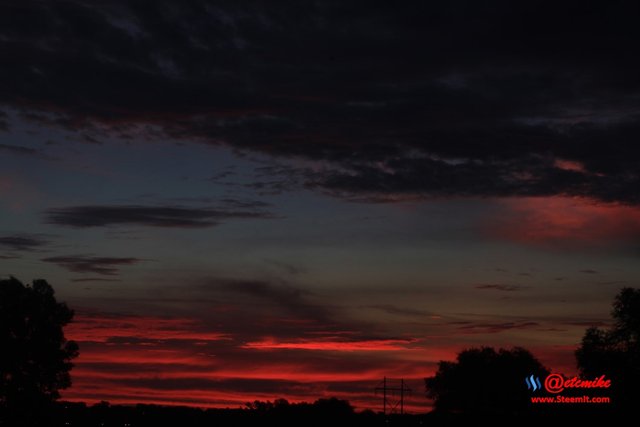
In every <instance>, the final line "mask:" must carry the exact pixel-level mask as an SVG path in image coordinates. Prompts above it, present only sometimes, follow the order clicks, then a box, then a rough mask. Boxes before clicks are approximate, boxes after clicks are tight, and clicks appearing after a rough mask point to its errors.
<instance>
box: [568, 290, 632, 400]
mask: <svg viewBox="0 0 640 427" xmlns="http://www.w3.org/2000/svg"><path fill="white" fill-rule="evenodd" d="M611 315H612V317H613V320H614V324H613V326H612V327H611V328H610V329H609V330H603V329H599V328H595V327H594V328H589V329H587V331H586V332H585V334H584V337H583V338H582V343H581V345H580V347H579V348H578V349H577V350H576V360H577V362H578V368H579V369H580V373H581V374H582V376H584V377H586V378H593V377H596V376H600V375H606V376H607V377H609V378H611V391H610V394H611V397H612V403H613V404H614V405H615V406H616V407H617V409H620V410H628V411H631V410H632V405H634V404H636V402H637V401H638V398H640V392H639V389H638V384H640V289H633V288H623V289H622V290H621V291H620V292H619V293H618V295H616V297H615V300H614V302H613V310H612V311H611Z"/></svg>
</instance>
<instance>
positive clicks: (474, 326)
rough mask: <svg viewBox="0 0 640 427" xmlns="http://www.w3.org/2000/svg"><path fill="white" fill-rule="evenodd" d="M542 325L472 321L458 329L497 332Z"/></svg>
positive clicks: (485, 332)
mask: <svg viewBox="0 0 640 427" xmlns="http://www.w3.org/2000/svg"><path fill="white" fill-rule="evenodd" d="M537 326H540V324H539V323H538V322H503V323H471V324H466V325H463V326H459V327H458V329H459V330H460V331H463V332H464V333H469V334H496V333H500V332H504V331H509V330H512V329H530V328H533V327H537Z"/></svg>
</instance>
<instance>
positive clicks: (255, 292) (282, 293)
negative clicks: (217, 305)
mask: <svg viewBox="0 0 640 427" xmlns="http://www.w3.org/2000/svg"><path fill="white" fill-rule="evenodd" d="M205 286H208V287H213V288H214V289H215V290H222V291H225V292H231V293H234V294H237V295H240V296H247V297H250V298H251V299H257V300H261V301H264V302H266V303H269V304H273V305H275V306H278V307H280V308H282V309H284V310H285V311H286V312H287V314H288V315H294V316H298V317H300V318H301V319H313V320H316V321H319V322H321V324H323V325H325V326H327V327H329V325H328V324H327V322H328V319H329V317H331V316H330V314H329V308H328V307H325V306H321V305H318V304H314V303H313V302H311V301H309V297H310V296H311V295H312V294H311V292H309V291H306V290H304V289H301V288H298V287H295V286H292V285H289V284H287V283H273V282H269V281H263V280H234V279H213V280H211V281H210V282H209V283H208V284H207V285H205Z"/></svg>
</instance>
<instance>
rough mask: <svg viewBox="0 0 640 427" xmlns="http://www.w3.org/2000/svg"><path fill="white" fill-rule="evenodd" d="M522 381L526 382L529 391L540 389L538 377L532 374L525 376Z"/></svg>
mask: <svg viewBox="0 0 640 427" xmlns="http://www.w3.org/2000/svg"><path fill="white" fill-rule="evenodd" d="M524 382H525V383H527V388H528V389H529V390H531V391H537V390H540V389H542V384H540V379H539V378H538V377H536V376H534V375H531V376H529V377H526V378H525V379H524Z"/></svg>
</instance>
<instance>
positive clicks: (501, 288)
mask: <svg viewBox="0 0 640 427" xmlns="http://www.w3.org/2000/svg"><path fill="white" fill-rule="evenodd" d="M473 287H474V288H476V289H482V290H490V291H504V292H513V291H521V290H522V289H524V288H525V287H524V286H520V285H503V284H479V285H474V286H473Z"/></svg>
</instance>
